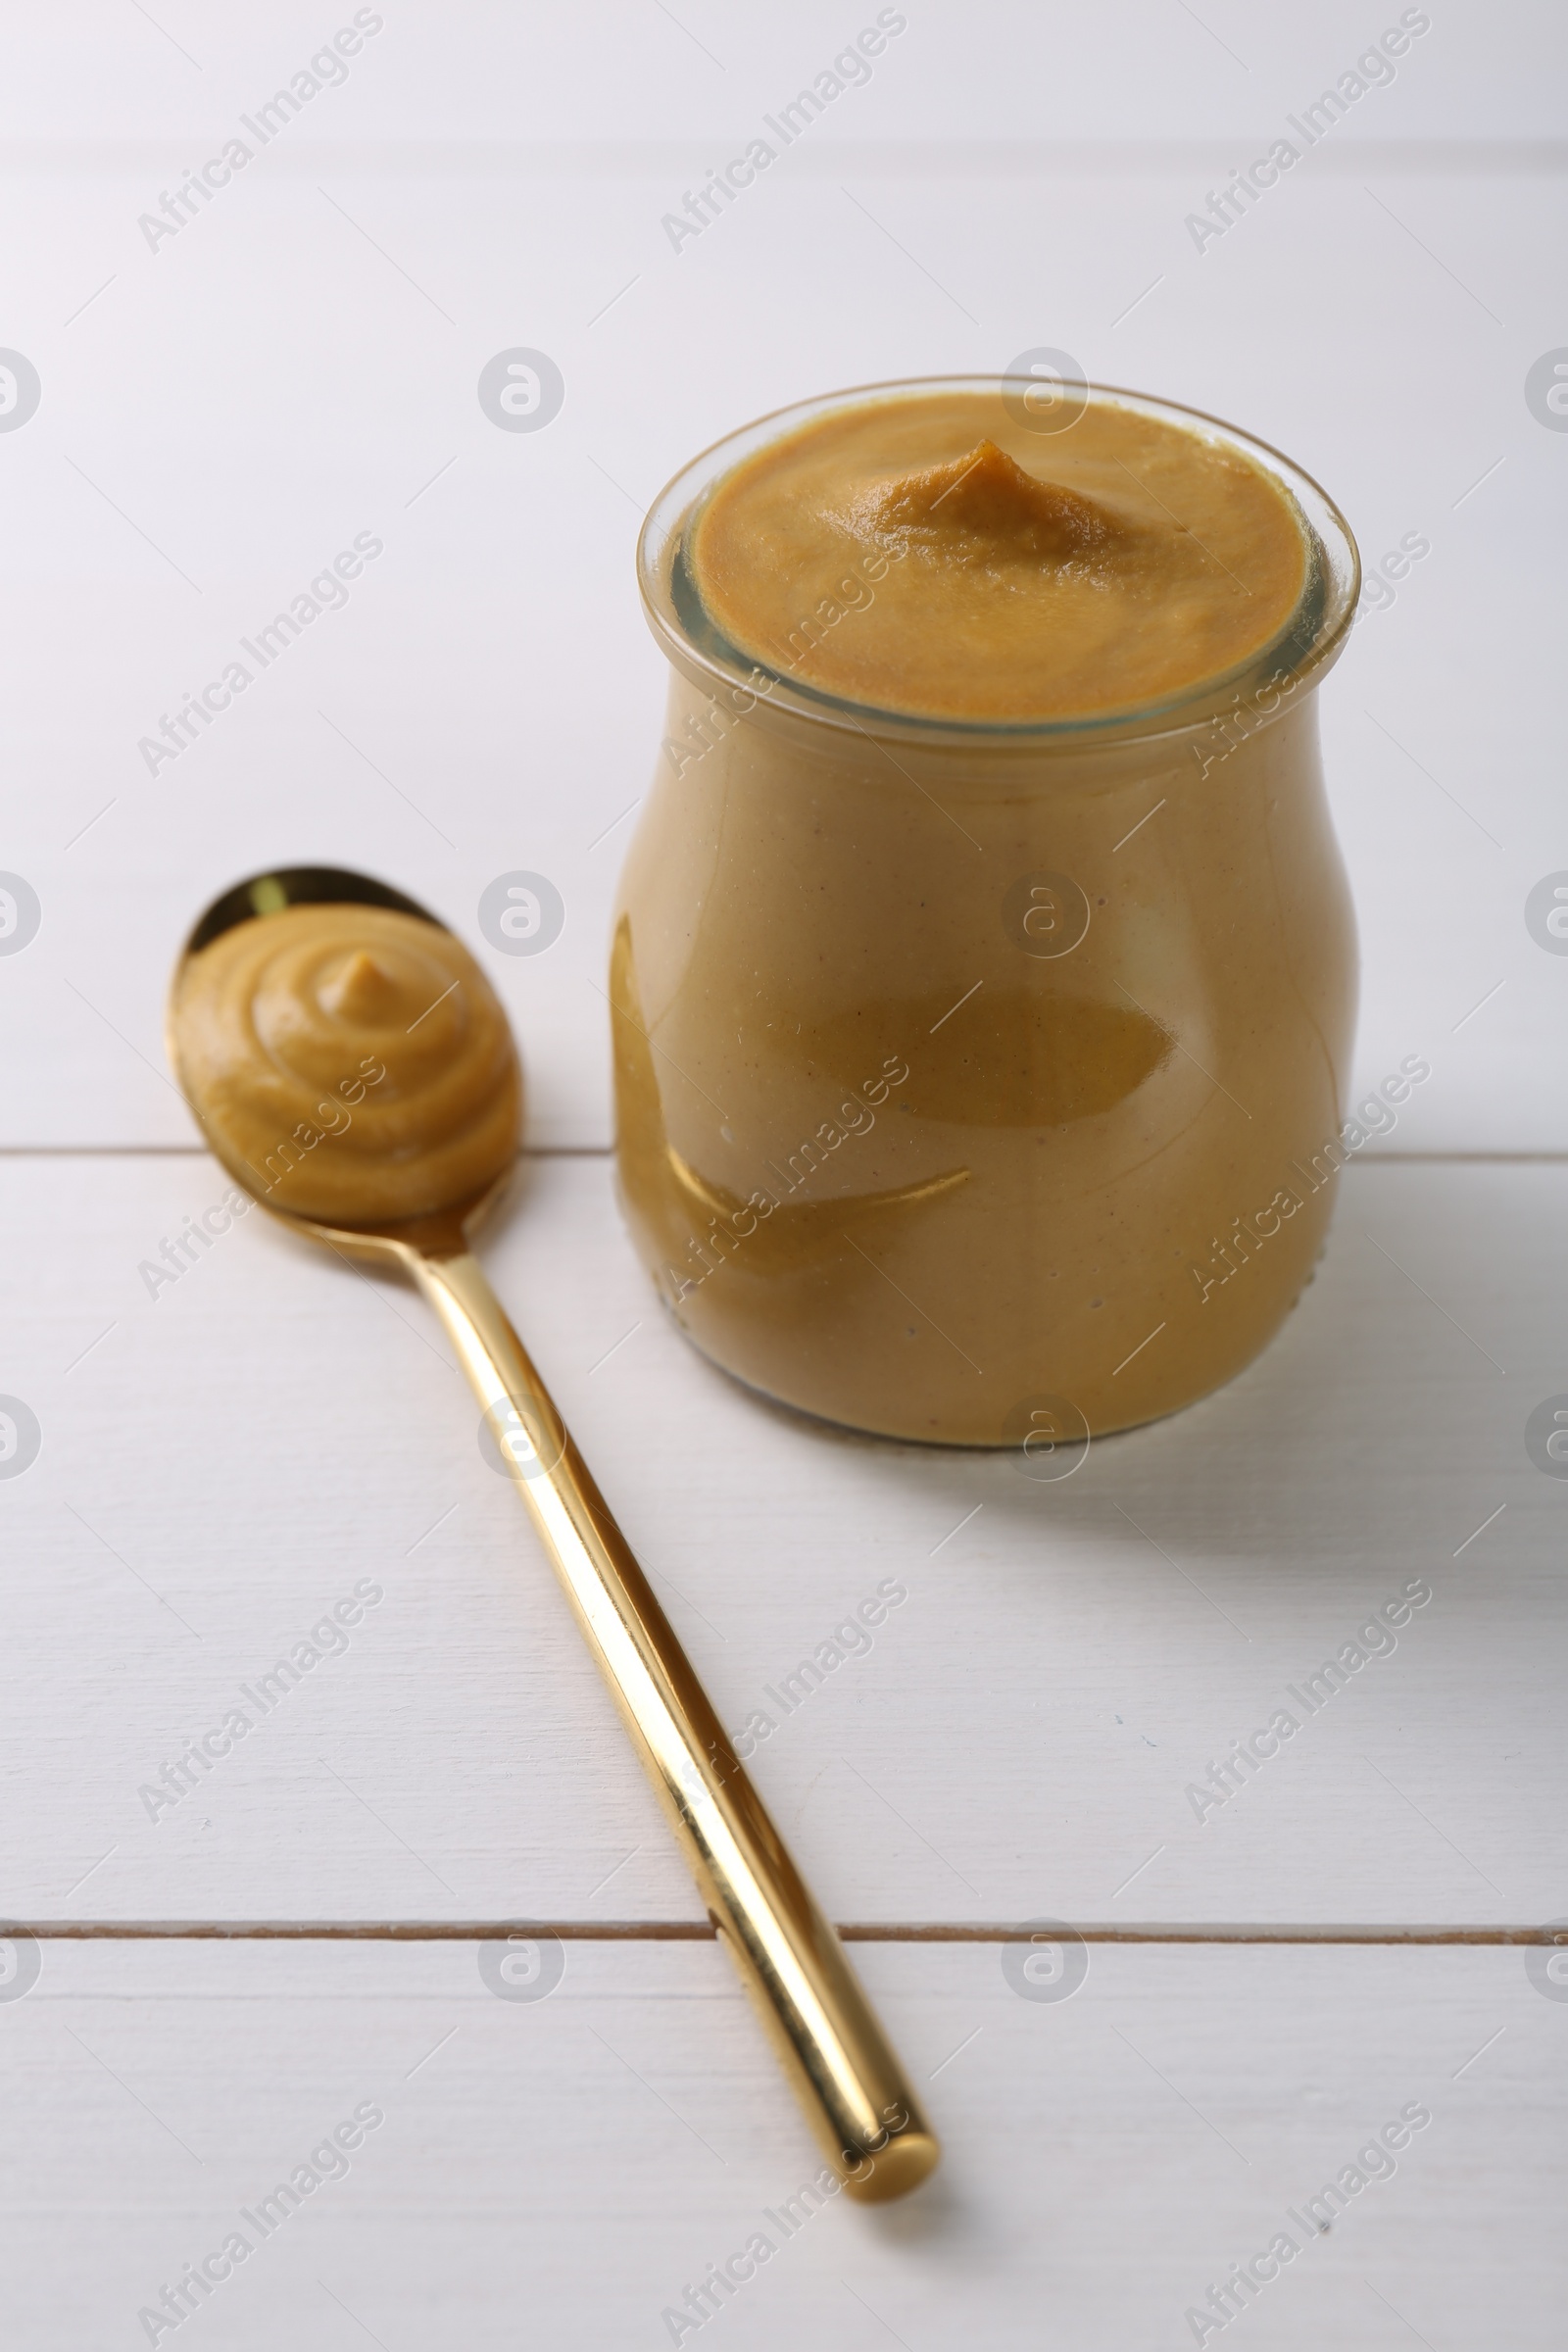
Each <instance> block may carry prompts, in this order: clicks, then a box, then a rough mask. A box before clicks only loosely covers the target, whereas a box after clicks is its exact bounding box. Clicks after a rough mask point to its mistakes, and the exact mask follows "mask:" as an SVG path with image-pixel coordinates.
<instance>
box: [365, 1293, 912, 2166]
mask: <svg viewBox="0 0 1568 2352" xmlns="http://www.w3.org/2000/svg"><path fill="white" fill-rule="evenodd" d="M409 1256H410V1262H411V1270H412V1271H413V1273H414V1274H415V1277H416V1279H417V1282H418V1284H419V1287H420V1289H421V1290H422V1291H423V1292H424V1295H425V1297H426V1298H427V1299H429V1301H430V1303H431V1305H432V1306H433V1307H434V1308H435V1310H436V1313H437V1314H438V1315H439V1316H440V1318H441V1321H442V1323H443V1325H444V1326H445V1328H446V1332H447V1336H448V1338H449V1339H450V1340H451V1341H452V1344H453V1346H454V1347H455V1348H456V1349H457V1351H458V1356H459V1359H460V1361H461V1362H462V1364H463V1367H464V1370H465V1371H466V1373H467V1376H468V1379H469V1381H470V1382H471V1384H472V1386H473V1391H474V1394H475V1396H476V1397H478V1399H479V1402H480V1404H481V1406H482V1407H483V1409H484V1413H485V1416H486V1420H487V1422H488V1424H489V1428H490V1431H491V1434H492V1436H493V1438H494V1439H495V1441H496V1444H497V1446H498V1447H499V1449H500V1451H501V1453H502V1455H503V1457H504V1458H507V1459H510V1460H511V1461H512V1462H513V1463H515V1468H516V1481H517V1485H518V1486H519V1488H520V1489H521V1491H522V1495H523V1499H524V1501H525V1502H526V1503H527V1505H528V1509H529V1511H530V1513H531V1514H532V1517H533V1522H534V1525H535V1527H536V1528H537V1529H538V1531H539V1534H540V1536H541V1537H542V1539H543V1541H544V1544H545V1548H546V1550H547V1551H548V1552H549V1553H550V1556H551V1558H552V1560H553V1561H554V1562H555V1565H556V1568H557V1571H558V1573H559V1575H560V1577H561V1581H562V1583H563V1585H564V1587H565V1589H566V1594H567V1597H568V1598H569V1600H570V1601H571V1604H572V1607H573V1609H574V1610H575V1612H576V1616H577V1621H578V1624H579V1625H580V1627H581V1629H582V1632H583V1635H584V1637H585V1638H586V1640H587V1642H588V1646H589V1648H590V1649H591V1650H592V1651H593V1654H594V1656H595V1657H596V1658H597V1659H598V1661H599V1666H600V1669H601V1671H602V1673H603V1674H604V1677H605V1680H606V1681H607V1682H608V1683H609V1685H610V1688H611V1690H612V1691H613V1693H614V1696H615V1699H616V1702H617V1703H618V1705H619V1707H620V1711H621V1715H622V1717H623V1719H624V1721H625V1724H626V1728H627V1730H628V1731H629V1732H630V1734H631V1738H632V1742H633V1744H634V1746H635V1747H636V1749H637V1751H638V1753H639V1755H640V1756H641V1757H642V1760H643V1764H644V1766H645V1768H646V1769H647V1772H648V1774H649V1777H650V1778H651V1780H652V1781H653V1784H654V1787H655V1789H657V1790H658V1792H659V1795H660V1797H661V1798H662V1802H663V1805H664V1809H665V1811H666V1813H667V1814H668V1816H669V1819H670V1822H671V1824H672V1826H673V1828H674V1831H675V1834H676V1836H677V1838H679V1839H680V1842H681V1844H682V1846H683V1847H684V1849H685V1852H686V1857H687V1860H688V1862H689V1863H690V1865H691V1869H692V1873H693V1875H694V1877H695V1878H696V1881H697V1884H698V1887H699V1888H700V1889H701V1892H702V1895H703V1899H704V1901H705V1902H706V1903H707V1905H708V1910H709V1916H710V1918H711V1920H712V1922H713V1925H714V1927H715V1928H716V1929H717V1930H718V1934H719V1937H720V1940H721V1941H722V1942H723V1943H724V1944H725V1945H726V1946H727V1947H728V1950H729V1954H730V1957H731V1959H732V1960H733V1961H734V1963H735V1965H736V1967H737V1968H738V1969H739V1971H740V1975H741V1981H742V1983H743V1984H744V1985H745V1986H746V1989H747V1991H748V1992H749V1993H750V1995H751V1997H752V2000H753V2003H754V2004H755V2006H756V2008H757V2010H758V2012H759V2014H760V2017H761V2020H762V2023H763V2025H764V2026H765V2027H766V2028H767V2029H768V2032H769V2034H771V2036H772V2039H773V2043H774V2046H775V2049H776V2050H777V2053H778V2056H779V2058H780V2060H781V2062H782V2064H783V2067H784V2071H785V2073H786V2075H787V2076H788V2077H789V2079H790V2082H791V2084H792V2086H793V2088H794V2090H795V2094H796V2096H797V2098H798V2099H799V2100H800V2102H801V2105H802V2107H803V2108H804V2110H805V2113H806V2119H807V2122H808V2123H809V2125H810V2127H811V2130H812V2131H813V2132H814V2134H815V2136H816V2139H817V2142H818V2144H819V2146H820V2147H821V2149H822V2151H823V2153H824V2154H825V2156H826V2157H827V2159H828V2162H829V2164H830V2165H831V2166H832V2168H833V2171H834V2172H835V2173H836V2174H837V2175H838V2177H839V2179H840V2180H842V2181H843V2182H844V2185H845V2187H846V2189H847V2190H848V2191H849V2193H850V2194H851V2195H852V2196H857V2197H858V2198H860V2199H861V2200H862V2201H864V2202H866V2203H880V2202H882V2201H883V2200H884V2199H887V2198H890V2197H897V2196H902V2195H903V2194H904V2193H905V2192H906V2191H907V2190H908V2189H911V2188H913V2187H915V2186H916V2185H917V2183H918V2182H919V2181H921V2180H924V2179H925V2177H926V2175H927V2174H928V2173H929V2172H931V2171H932V2169H933V2168H934V2167H935V2165H936V2163H937V2161H938V2159H939V2156H940V2153H941V2150H940V2146H939V2143H938V2141H937V2139H936V2136H935V2134H934V2133H933V2132H932V2131H931V2129H930V2126H929V2125H928V2124H927V2122H926V2120H925V2118H924V2116H923V2114H922V2113H921V2111H920V2108H919V2105H918V2103H917V2101H916V2099H915V2096H914V2093H913V2091H912V2090H911V2089H910V2088H909V2085H908V2082H907V2077H906V2075H905V2073H904V2069H903V2068H902V2066H901V2065H900V2063H899V2060H898V2057H897V2056H896V2054H895V2052H894V2050H893V2048H892V2046H891V2044H890V2043H889V2041H888V2039H887V2036H886V2034H884V2033H883V2031H882V2028H881V2026H880V2024H879V2023H878V2021H877V2018H876V2016H875V2014H874V2012H873V2010H872V2008H871V2005H870V2003H869V2001H868V2000H867V1999H866V1996H865V1993H864V1991H863V1990H862V1988H861V1985H860V1984H859V1981H858V1978H857V1977H856V1975H855V1972H854V1971H853V1969H852V1968H851V1967H850V1964H849V1961H848V1959H847V1958H846V1956H845V1953H844V1949H843V1946H842V1945H841V1944H840V1942H839V1939H838V1937H837V1936H836V1935H835V1934H834V1932H833V1929H832V1928H831V1927H830V1925H829V1924H828V1922H827V1920H826V1919H825V1918H824V1917H823V1915H822V1913H821V1911H820V1910H819V1909H818V1907H817V1904H816V1902H815V1899H814V1898H813V1896H812V1894H811V1892H810V1889H809V1887H808V1886H807V1884H806V1882H805V1880H804V1879H803V1878H802V1876H801V1874H800V1872H799V1870H798V1869H797V1868H796V1866H795V1863H794V1861H793V1859H792V1858H791V1856H790V1854H789V1851H788V1849H787V1848H786V1846H785V1844H784V1841H783V1839H782V1838H780V1836H779V1834H778V1832H777V1830H776V1829H775V1828H774V1827H773V1824H772V1822H771V1821H770V1820H769V1818H768V1815H767V1813H766V1811H765V1810H764V1808H763V1806H762V1802H761V1799H760V1797H759V1795H758V1794H757V1791H756V1789H754V1788H753V1787H752V1784H751V1782H750V1781H749V1780H748V1779H747V1777H746V1774H745V1772H744V1770H743V1769H742V1767H741V1764H740V1762H739V1760H738V1759H737V1757H736V1755H735V1752H734V1750H733V1749H732V1747H731V1746H730V1743H729V1740H728V1737H727V1736H726V1734H725V1732H724V1729H723V1726H722V1725H721V1724H720V1722H719V1720H718V1717H717V1715H716V1714H715V1713H714V1711H713V1707H712V1704H711V1700H710V1699H709V1696H708V1693H707V1691H705V1690H704V1689H703V1687H702V1685H701V1683H700V1682H699V1681H698V1679H697V1676H696V1674H695V1673H694V1672H693V1670H692V1666H691V1662H690V1660H689V1659H688V1658H687V1656H686V1653H685V1651H684V1650H683V1649H682V1648H681V1645H680V1643H679V1642H678V1641H677V1640H676V1638H675V1633H674V1629H673V1627H672V1626H671V1625H670V1623H669V1620H668V1619H667V1617H666V1616H665V1615H664V1612H663V1610H662V1608H661V1607H660V1605H659V1602H658V1601H657V1599H656V1598H655V1597H654V1593H653V1589H652V1587H651V1586H650V1585H649V1582H648V1579H647V1577H646V1576H645V1575H644V1574H643V1571H642V1569H641V1568H640V1567H639V1566H638V1564H637V1561H636V1559H635V1558H634V1557H633V1554H632V1550H631V1546H630V1545H629V1544H627V1542H626V1539H625V1537H624V1536H623V1535H622V1534H621V1532H620V1529H619V1528H618V1527H617V1526H616V1524H615V1521H614V1519H613V1516H612V1514H611V1511H610V1507H609V1505H608V1504H607V1503H606V1501H605V1499H604V1496H603V1495H601V1494H600V1492H599V1489H598V1487H597V1486H596V1485H595V1484H594V1480H593V1477H592V1475H591V1473H590V1472H589V1470H588V1467H587V1464H586V1463H585V1462H584V1461H583V1458H582V1456H581V1455H580V1454H579V1453H578V1451H577V1448H576V1446H574V1445H573V1444H572V1441H571V1437H570V1435H569V1433H568V1432H567V1430H566V1428H565V1426H564V1423H563V1421H562V1419H561V1416H560V1414H559V1413H558V1412H557V1410H556V1408H555V1405H554V1403H553V1402H552V1401H551V1397H550V1394H549V1392H548V1390H547V1389H546V1387H545V1385H544V1382H543V1381H542V1380H541V1379H540V1377H539V1375H538V1373H537V1372H536V1371H535V1370H534V1367H533V1365H532V1364H531V1363H530V1361H529V1360H528V1357H527V1355H526V1353H525V1352H524V1350H523V1348H522V1344H521V1342H520V1341H519V1340H518V1338H517V1335H516V1333H515V1331H514V1330H513V1328H512V1325H511V1323H510V1322H509V1321H508V1319H507V1316H506V1314H505V1312H504V1311H503V1309H502V1306H501V1303H500V1301H499V1300H498V1299H497V1298H496V1295H495V1293H494V1291H492V1289H491V1288H490V1284H489V1282H488V1280H487V1279H486V1277H485V1274H484V1270H483V1268H482V1267H481V1266H480V1264H479V1263H478V1260H477V1259H476V1258H474V1257H472V1256H471V1255H469V1254H467V1253H466V1252H465V1253H463V1254H461V1255H456V1256H451V1257H438V1256H433V1255H432V1256H426V1255H423V1254H420V1253H417V1252H414V1251H410V1253H409Z"/></svg>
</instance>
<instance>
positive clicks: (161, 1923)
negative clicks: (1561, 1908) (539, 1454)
mask: <svg viewBox="0 0 1568 2352" xmlns="http://www.w3.org/2000/svg"><path fill="white" fill-rule="evenodd" d="M1065 1924H1066V1923H1058V1922H1055V1921H1046V1920H1039V1919H1035V1920H1022V1921H1017V1922H1005V1921H1004V1922H998V1923H996V1924H990V1923H984V1922H982V1923H977V1924H974V1925H970V1924H967V1923H964V1922H961V1921H946V1920H914V1921H889V1922H881V1921H872V1922H868V1923H858V1922H851V1923H849V1924H848V1925H845V1926H842V1927H840V1928H839V1930H838V1934H839V1936H841V1937H842V1939H843V1940H844V1942H846V1943H1027V1942H1028V1941H1029V1940H1030V1938H1031V1937H1032V1936H1037V1935H1040V1934H1043V1933H1044V1932H1045V1931H1046V1929H1047V1928H1050V1927H1056V1926H1058V1925H1065ZM523 1929H526V1930H528V1931H529V1932H530V1933H531V1934H533V1935H536V1936H558V1937H560V1939H561V1940H562V1941H563V1942H572V1943H711V1942H713V1941H714V1940H715V1939H716V1936H717V1930H716V1929H715V1928H714V1927H713V1926H712V1924H711V1922H710V1921H708V1920H701V1919H646V1920H638V1919H625V1920H582V1919H527V1918H523V1917H520V1916H513V1917H511V1918H507V1919H450V1920H449V1919H404V1920H394V1919H371V1920H347V1919H345V1920H289V1919H252V1920H247V1919H204V1920H162V1919H122V1920H113V1919H94V1920H82V1919H57V1920H31V1921H26V1922H16V1923H8V1925H7V1927H6V1930H5V1932H6V1933H7V1934H11V1935H15V1934H17V1933H19V1932H21V1933H25V1934H26V1935H29V1936H37V1937H38V1938H39V1939H40V1940H45V1939H48V1940H52V1941H56V1942H73V1943H85V1942H93V1941H103V1942H109V1941H122V1942H146V1941H159V1940H162V1941H165V1942H170V1943H182V1942H212V1941H229V1942H246V1941H250V1942H290V1943H485V1942H489V1941H492V1940H496V1939H499V1938H500V1937H502V1936H515V1935H516V1934H518V1933H519V1932H520V1931H521V1930H523ZM1068 1933H1069V1934H1071V1935H1073V1936H1078V1937H1079V1938H1081V1940H1082V1941H1083V1942H1085V1943H1159V1944H1176V1943H1208V1944H1243V1943H1252V1944H1262V1943H1272V1944H1318V1943H1324V1944H1544V1943H1550V1942H1551V1941H1552V1940H1553V1938H1552V1936H1551V1934H1550V1931H1549V1929H1548V1928H1547V1927H1544V1926H1532V1927H1491V1928H1438V1927H1372V1926H1367V1927H1348V1926H1332V1925H1331V1926H1325V1927H1314V1926H1298V1927H1288V1926H1281V1927H1248V1926H1231V1925H1226V1924H1223V1923H1215V1924H1208V1925H1201V1926H1198V1925H1195V1926H1192V1927H1159V1926H1126V1927H1123V1926H1121V1925H1117V1926H1106V1925H1094V1926H1070V1927H1069V1928H1068Z"/></svg>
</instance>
